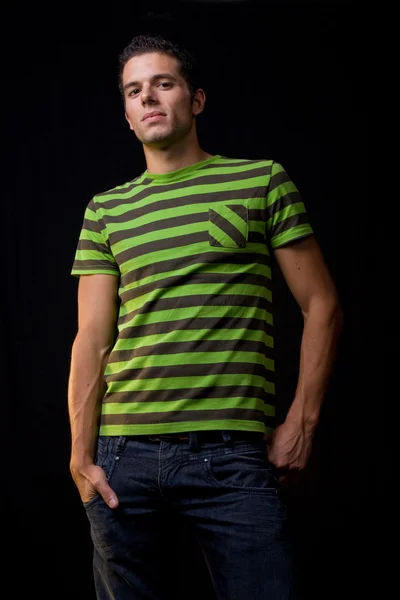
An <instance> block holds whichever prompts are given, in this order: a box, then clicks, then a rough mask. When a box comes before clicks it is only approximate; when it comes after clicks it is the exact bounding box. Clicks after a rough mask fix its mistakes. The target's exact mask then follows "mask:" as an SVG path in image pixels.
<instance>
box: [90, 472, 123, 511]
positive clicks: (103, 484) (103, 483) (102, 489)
mask: <svg viewBox="0 0 400 600" xmlns="http://www.w3.org/2000/svg"><path fill="white" fill-rule="evenodd" d="M95 487H96V489H97V491H98V492H99V494H100V495H101V496H102V498H103V500H104V502H105V503H106V504H108V506H109V507H110V508H116V507H117V506H118V504H119V500H118V497H117V495H116V493H115V492H114V490H113V489H112V488H111V487H110V486H109V485H108V483H107V479H106V477H105V475H104V477H100V478H99V479H98V480H97V481H96V484H95Z"/></svg>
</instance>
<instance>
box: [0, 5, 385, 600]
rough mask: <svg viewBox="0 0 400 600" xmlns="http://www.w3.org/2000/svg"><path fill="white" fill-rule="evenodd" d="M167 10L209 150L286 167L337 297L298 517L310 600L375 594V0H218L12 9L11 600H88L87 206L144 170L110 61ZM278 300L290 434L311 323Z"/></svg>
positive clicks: (184, 586) (8, 115)
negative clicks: (75, 440)
mask: <svg viewBox="0 0 400 600" xmlns="http://www.w3.org/2000/svg"><path fill="white" fill-rule="evenodd" d="M157 8H159V9H168V10H170V12H172V13H173V14H175V15H176V16H177V17H178V18H179V19H180V22H181V23H182V32H183V33H184V35H185V37H186V39H187V40H188V41H190V43H191V44H192V49H194V50H195V51H196V53H197V56H198V58H199V60H200V63H201V67H202V71H203V84H202V85H201V87H203V89H204V90H205V92H206V97H207V101H206V107H205V111H204V113H203V114H202V115H201V116H200V117H199V118H198V134H199V141H200V145H201V146H202V148H203V149H204V150H205V151H206V152H209V153H211V154H217V153H218V154H222V155H224V156H230V157H234V158H273V159H274V160H277V161H278V162H281V163H282V164H283V165H284V167H285V168H286V170H287V171H288V172H289V174H290V176H291V177H292V179H293V180H294V181H295V183H296V185H297V187H298V188H299V189H300V192H301V194H302V197H303V200H304V202H305V204H306V207H307V209H308V212H309V215H310V220H311V222H312V224H313V227H314V230H315V233H316V235H317V238H318V240H319V242H320V244H321V246H322V249H323V252H324V255H325V257H326V261H327V263H328V266H329V268H330V270H331V272H332V274H333V276H334V278H335V281H336V283H337V286H338V290H339V294H340V299H341V302H342V307H343V311H344V318H345V327H344V331H343V335H342V339H341V343H340V347H339V353H338V359H337V363H336V367H335V372H334V375H333V377H332V380H331V384H330V387H329V390H328V394H327V398H326V402H325V404H324V410H323V413H322V417H321V423H320V427H319V430H318V432H317V436H316V440H315V447H314V453H313V456H312V459H311V462H310V465H309V469H308V471H307V473H306V474H305V478H304V481H303V483H302V484H300V485H299V486H298V488H296V489H294V490H293V491H292V493H291V494H290V496H289V499H288V506H289V514H290V518H291V522H292V525H293V529H294V533H295V538H296V564H297V569H298V572H299V575H300V577H301V581H302V586H303V591H304V597H305V598H306V599H314V598H315V599H317V598H318V599H322V598H338V597H339V598H356V597H361V595H362V593H364V591H365V590H368V591H369V592H371V595H372V592H373V590H375V586H376V585H377V582H378V579H379V578H381V583H380V585H381V586H382V585H383V583H382V575H381V574H380V575H379V577H378V573H380V569H381V566H382V563H383V556H384V554H383V551H382V548H381V547H380V537H381V536H380V532H381V522H382V519H383V513H384V509H383V503H382V499H383V488H382V482H381V471H380V463H379V456H378V455H377V453H376V452H374V447H376V444H377V435H378V436H379V431H380V424H381V423H380V416H379V414H380V413H379V411H377V410H376V401H377V392H376V371H375V370H374V361H373V360H372V359H371V330H370V313H371V297H370V294H369V290H370V286H371V274H370V273H369V269H368V260H367V251H368V248H369V247H370V246H371V244H372V243H373V239H374V234H373V230H374V224H373V223H372V222H371V217H370V214H369V212H368V209H367V196H368V193H369V177H370V174H369V169H368V160H369V152H368V146H369V133H368V127H367V120H368V111H367V100H366V95H365V90H364V86H363V84H364V76H365V73H366V71H367V56H368V51H369V45H370V43H371V40H370V38H369V36H370V35H371V34H370V30H369V29H368V26H367V25H368V17H369V15H368V14H367V8H366V5H364V4H363V3H360V4H357V3H351V2H322V1H321V2H254V3H253V2H245V1H244V2H211V1H210V2H182V3H177V2H175V3H174V4H170V3H165V4H164V3H161V4H160V3H158V4H157V5H156V4H155V3H152V4H151V6H145V5H144V4H143V3H136V4H135V3H133V2H132V3H127V4H118V5H117V4H116V3H114V4H113V5H112V6H107V7H104V8H100V7H99V5H93V6H90V5H84V4H83V3H82V5H81V6H78V7H75V8H74V7H73V6H72V5H70V4H67V3H66V4H64V5H52V6H49V7H48V8H44V7H40V6H33V5H31V4H30V5H28V6H26V7H24V6H22V5H18V6H12V7H10V6H9V7H8V8H6V9H4V8H3V18H2V24H3V25H2V29H3V34H2V58H3V68H2V76H3V111H2V113H3V127H2V132H3V150H4V153H3V155H4V159H3V165H4V164H5V167H6V168H5V187H4V188H3V194H2V204H3V209H2V213H1V221H2V233H3V265H4V266H5V269H4V270H3V276H2V286H4V292H2V293H1V303H2V304H1V312H2V319H1V334H2V346H1V352H2V356H1V368H2V371H3V372H2V379H1V381H2V383H1V388H0V393H1V410H2V415H3V418H2V420H1V437H2V441H3V444H4V450H3V452H2V455H3V461H4V464H5V465H6V476H5V480H6V490H5V491H4V492H3V508H2V517H3V518H2V522H3V527H4V532H5V533H6V538H5V541H4V544H5V546H4V547H5V548H6V561H7V568H6V570H5V573H6V579H7V576H8V577H9V578H10V581H11V582H12V586H13V592H12V593H10V595H9V596H6V597H10V598H20V597H30V595H31V594H32V595H33V594H35V595H36V593H38V594H39V596H40V597H41V598H54V597H72V596H73V597H75V598H86V599H87V600H90V599H91V598H94V591H93V587H92V574H91V544H90V538H89V529H88V523H87V520H86V515H85V514H84V511H83V508H82V506H81V505H80V500H79V497H78V494H77V491H76V489H75V487H74V485H73V482H72V479H71V477H70V474H69V468H68V463H69V451H70V436H69V425H68V415H67V395H66V392H67V380H68V373H69V360H70V351H71V345H72V342H73V339H74V336H75V334H76V325H77V306H76V292H77V279H75V278H73V277H72V276H71V275H70V270H71V266H72V262H73V257H74V253H75V248H76V244H77V240H78V236H79V231H80V227H81V224H82V218H83V211H84V209H85V207H86V205H87V203H88V202H89V200H90V198H91V197H92V196H93V195H94V194H95V193H98V192H101V191H104V190H106V189H109V188H111V187H113V186H115V185H118V184H120V183H123V182H125V181H127V180H129V179H133V178H134V177H136V176H137V175H139V174H140V173H141V172H142V171H143V170H144V169H145V168H146V166H145V161H144V155H143V150H142V147H141V145H140V143H139V142H138V140H137V139H136V138H135V137H134V134H133V133H132V132H131V131H130V130H129V128H128V125H127V123H126V121H125V119H124V114H123V107H122V103H121V100H120V97H119V92H118V88H117V56H118V54H119V52H120V51H121V50H122V49H123V47H124V46H125V45H126V44H127V43H128V42H129V41H130V39H131V38H132V37H133V36H134V35H136V34H137V33H140V31H139V29H138V28H139V24H138V18H137V17H138V15H140V14H141V13H142V12H144V11H146V10H150V9H157ZM275 293H276V296H275V298H276V301H277V304H279V306H280V311H279V314H278V315H277V319H276V328H277V333H278V335H277V338H278V345H277V352H278V363H277V373H278V391H279V397H280V399H281V400H280V402H281V404H280V408H279V411H280V412H279V414H280V417H281V418H283V417H284V414H285V411H286V409H287V406H288V404H289V403H290V401H291V398H292V393H293V390H294V387H295V384H296V377H297V366H298V347H299V338H300V334H301V325H302V323H301V317H300V314H299V311H298V309H297V307H296V306H295V303H294V301H293V299H292V297H291V296H290V294H289V293H288V291H287V289H286V287H285V285H284V283H283V281H282V279H281V278H279V273H278V280H277V286H276V292H275ZM373 432H374V433H373ZM165 535H169V536H170V537H171V557H173V559H171V565H169V564H168V566H169V567H171V568H172V567H173V568H174V569H175V571H174V574H173V575H172V586H173V588H175V589H174V597H175V598H184V597H187V595H188V594H190V596H191V597H192V598H194V599H196V598H210V599H211V598H213V593H212V590H211V586H210V583H209V579H208V574H207V572H206V570H205V567H204V564H203V562H202V559H201V557H200V556H199V553H198V551H197V548H196V547H195V546H194V545H193V544H192V542H191V540H189V539H187V535H188V534H187V532H186V531H185V530H184V528H179V526H178V524H175V523H174V524H173V527H172V529H171V531H166V532H165ZM185 542H187V543H188V546H189V550H190V551H189V552H188V551H187V550H186V551H182V550H181V544H183V543H185ZM382 589H383V588H382ZM382 589H381V590H380V594H383V591H382ZM380 594H379V596H380V597H385V595H384V594H383V595H382V596H381V595H380ZM246 600H247V599H246ZM249 600H251V599H249Z"/></svg>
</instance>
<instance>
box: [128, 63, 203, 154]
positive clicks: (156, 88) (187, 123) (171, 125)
mask: <svg viewBox="0 0 400 600" xmlns="http://www.w3.org/2000/svg"><path fill="white" fill-rule="evenodd" d="M178 68H179V63H178V61H177V59H176V58H175V57H173V56H169V55H167V54H158V53H155V52H151V53H149V54H142V55H140V56H134V57H133V58H131V59H130V60H129V61H128V62H127V63H126V65H125V67H124V70H123V74H122V85H123V87H124V98H125V117H126V119H127V121H128V123H129V125H130V128H131V129H132V131H134V132H135V134H136V137H137V138H138V139H139V140H140V141H141V142H142V143H143V144H145V145H147V146H153V147H155V148H164V147H168V146H170V145H172V144H173V143H174V142H176V141H179V140H180V139H182V138H184V137H185V136H187V135H188V133H189V132H190V130H191V129H192V127H193V126H194V118H193V116H194V114H198V113H199V112H201V111H202V109H203V106H200V107H199V106H198V104H199V102H198V101H196V100H195V101H194V103H193V105H192V104H191V102H190V92H189V88H188V85H187V83H186V81H185V79H184V78H183V77H182V76H181V75H180V74H179V70H178ZM161 75H162V76H161ZM160 76H161V77H160ZM200 96H201V94H200ZM196 97H197V94H196ZM200 104H201V100H200ZM158 111H159V112H160V113H162V116H158V117H153V118H145V116H146V114H147V113H150V112H158Z"/></svg>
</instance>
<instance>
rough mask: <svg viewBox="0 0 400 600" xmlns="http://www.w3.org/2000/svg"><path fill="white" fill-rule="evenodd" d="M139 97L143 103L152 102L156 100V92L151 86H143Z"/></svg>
mask: <svg viewBox="0 0 400 600" xmlns="http://www.w3.org/2000/svg"><path fill="white" fill-rule="evenodd" d="M140 99H141V101H142V104H143V105H146V104H149V103H153V102H156V101H157V94H156V93H155V91H154V88H152V87H151V86H147V87H146V86H143V88H142V92H141V94H140Z"/></svg>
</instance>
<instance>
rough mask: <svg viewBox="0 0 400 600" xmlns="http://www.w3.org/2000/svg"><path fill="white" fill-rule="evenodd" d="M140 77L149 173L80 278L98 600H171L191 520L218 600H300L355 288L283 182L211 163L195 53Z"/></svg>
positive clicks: (170, 56) (84, 420)
mask: <svg viewBox="0 0 400 600" xmlns="http://www.w3.org/2000/svg"><path fill="white" fill-rule="evenodd" d="M120 65H121V68H120V89H121V92H122V96H123V101H124V107H125V115H126V119H127V121H128V123H129V126H130V128H131V130H132V131H133V132H134V133H135V135H136V136H137V138H138V139H139V140H140V142H141V143H142V144H143V150H144V154H145V159H146V165H147V170H146V171H145V172H144V173H142V174H141V175H140V176H139V177H137V178H136V179H134V180H133V181H130V182H127V183H125V184H123V185H121V186H118V187H116V188H114V189H112V190H109V191H106V192H104V193H101V194H98V195H97V196H95V197H94V198H93V199H92V200H91V201H90V203H89V204H88V206H87V209H86V212H85V217H84V223H83V227H82V231H81V235H80V240H79V245H78V249H77V253H76V257H75V262H74V265H73V269H72V273H73V274H74V275H76V276H80V280H79V288H78V321H79V323H78V333H77V335H76V338H75V341H74V344H73V349H72V358H71V372H70V381H69V401H68V402H69V414H70V422H71V433H72V453H71V462H70V468H71V473H72V477H73V479H74V481H75V483H76V485H77V488H78V490H79V494H80V497H81V499H82V502H83V504H84V506H85V508H86V511H87V515H88V518H89V521H90V524H91V535H92V540H93V544H94V563H93V564H94V579H95V585H96V593H97V597H98V598H100V599H106V598H107V599H109V598H117V599H118V600H123V599H125V598H135V599H138V598H140V599H151V600H156V599H158V598H161V597H162V593H163V590H162V581H160V578H159V577H157V573H158V567H157V565H159V564H160V563H159V562H157V561H161V560H162V556H163V554H162V551H161V548H162V540H161V539H160V537H161V535H160V526H161V523H162V519H163V518H165V516H166V515H168V511H172V513H173V514H178V515H179V516H180V517H181V518H182V519H185V520H186V522H187V523H188V524H189V526H190V527H191V529H192V530H193V532H194V535H195V536H196V538H197V540H198V542H199V544H200V547H201V549H202V551H203V553H204V556H205V560H206V564H207V566H208V568H209V571H210V575H211V579H212V582H213V585H214V588H215V591H216V596H217V597H218V598H225V599H227V600H249V599H251V600H261V599H263V600H264V599H265V598H268V599H269V600H275V599H278V598H279V599H287V598H289V593H290V588H291V579H292V565H291V553H290V544H289V542H288V539H287V537H286V533H285V507H284V505H283V504H282V501H281V499H280V495H279V493H278V490H279V486H280V485H281V484H284V483H288V482H289V481H290V478H292V477H293V476H296V475H297V474H298V473H299V472H301V471H302V470H303V469H304V468H305V466H306V464H307V460H308V458H309V455H310V451H311V446H312V439H313V434H314V431H315V428H316V425H317V423H318V418H319V414H320V409H321V405H322V400H323V397H324V393H325V391H326V388H327V384H328V378H329V376H330V374H331V371H332V365H333V360H334V356H335V349H336V345H337V339H338V333H339V331H340V323H341V311H340V307H339V302H338V297H337V292H336V289H335V286H334V283H333V281H332V279H331V277H330V275H329V272H328V269H327V267H326V265H325V263H324V260H323V257H322V255H321V251H320V248H319V246H318V244H317V241H316V240H315V237H314V235H313V230H312V228H311V226H310V224H309V222H308V219H307V215H306V211H305V207H304V204H303V202H302V200H301V198H300V196H299V192H298V191H297V189H296V187H295V185H294V183H293V182H292V181H291V180H290V178H289V176H288V175H287V173H286V171H285V170H284V169H283V167H282V166H281V165H280V164H278V163H276V162H274V161H273V160H244V159H231V158H227V157H223V156H221V155H211V154H209V153H207V152H205V151H204V150H202V149H201V147H200V145H199V142H198V139H197V133H196V116H197V115H199V114H200V113H201V112H202V111H203V109H204V105H205V99H206V97H205V93H204V91H203V90H202V89H201V88H198V87H197V86H196V82H195V81H194V80H193V79H192V67H193V62H192V61H191V57H190V55H189V54H188V53H186V52H185V51H184V50H181V49H180V48H179V47H177V46H174V45H173V44H171V43H170V42H169V41H167V40H164V39H162V38H160V37H157V36H138V37H137V38H134V39H133V40H132V42H131V44H130V45H129V46H128V47H127V48H126V49H125V50H124V52H123V53H122V55H121V57H120ZM273 259H276V261H277V263H278V264H279V267H280V269H281V270H282V273H283V275H284V277H285V280H286V282H287V284H288V286H289V288H290V290H291V292H292V293H293V295H294V297H295V299H296V300H297V302H298V304H299V307H300V310H301V311H302V313H303V317H304V332H303V336H302V342H301V358H300V372H299V379H298V385H297V389H296V393H295V397H294V399H293V402H292V404H291V406H290V408H289V410H288V413H287V416H286V419H285V421H284V422H283V423H282V424H280V425H279V426H278V427H276V426H275V424H274V414H275V397H274V393H275V389H274V360H273V345H274V339H273V335H274V334H273V327H272V325H273V310H274V309H273V303H272V297H271V261H272V260H273ZM266 440H267V441H268V443H267V444H266V443H265V442H266ZM164 552H165V550H164Z"/></svg>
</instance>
